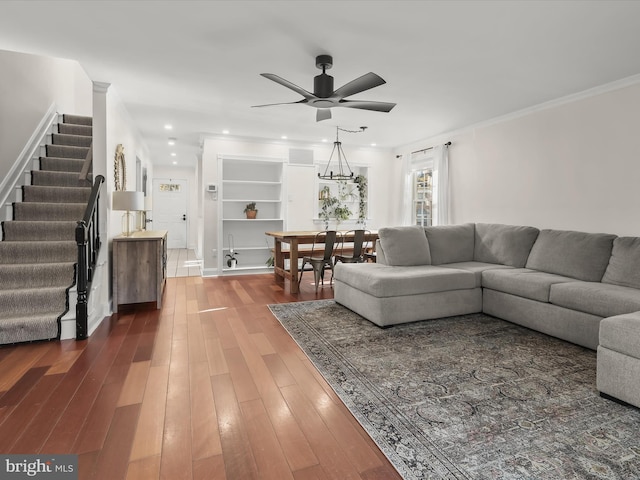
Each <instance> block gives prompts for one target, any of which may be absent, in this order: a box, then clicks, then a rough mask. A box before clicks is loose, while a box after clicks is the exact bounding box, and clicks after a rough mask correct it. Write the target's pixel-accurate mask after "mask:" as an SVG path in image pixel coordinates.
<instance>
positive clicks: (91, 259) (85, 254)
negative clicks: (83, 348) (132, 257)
mask: <svg viewBox="0 0 640 480" xmlns="http://www.w3.org/2000/svg"><path fill="white" fill-rule="evenodd" d="M103 183H104V177H103V176H102V175H98V176H97V177H96V179H95V182H94V183H93V187H92V188H91V195H90V196H89V202H88V203H87V209H86V210H85V212H84V217H83V218H82V220H80V221H79V222H78V225H77V226H76V243H77V244H78V266H77V278H76V286H77V291H78V300H77V302H76V340H84V339H85V338H87V334H88V332H87V330H88V322H89V308H88V304H89V293H88V292H89V291H90V289H91V282H92V281H93V274H94V272H95V266H96V263H97V261H98V253H99V252H100V246H101V244H102V241H101V240H100V216H99V212H100V209H99V208H98V207H99V203H100V191H101V189H102V184H103Z"/></svg>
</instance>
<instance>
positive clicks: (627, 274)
mask: <svg viewBox="0 0 640 480" xmlns="http://www.w3.org/2000/svg"><path fill="white" fill-rule="evenodd" d="M602 283H612V284H614V285H621V286H623V287H632V288H640V238H638V237H618V238H616V239H615V240H614V241H613V251H612V252H611V258H610V259H609V265H608V266H607V270H605V272H604V276H603V277H602Z"/></svg>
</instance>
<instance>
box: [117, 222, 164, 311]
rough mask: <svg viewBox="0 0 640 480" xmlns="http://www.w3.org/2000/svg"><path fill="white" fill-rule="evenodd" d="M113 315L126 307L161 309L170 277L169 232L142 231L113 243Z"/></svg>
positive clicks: (120, 237) (120, 236)
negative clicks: (142, 305)
mask: <svg viewBox="0 0 640 480" xmlns="http://www.w3.org/2000/svg"><path fill="white" fill-rule="evenodd" d="M112 264H113V312H114V313H117V312H118V305H120V304H125V303H141V302H156V308H161V307H162V292H163V290H164V284H165V280H166V277H167V274H166V273H167V232H166V231H165V230H159V231H142V232H135V233H133V234H132V235H130V236H128V237H125V236H123V235H119V236H117V237H114V239H113V262H112Z"/></svg>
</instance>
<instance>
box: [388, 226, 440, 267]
mask: <svg viewBox="0 0 640 480" xmlns="http://www.w3.org/2000/svg"><path fill="white" fill-rule="evenodd" d="M378 237H379V238H380V246H381V247H382V250H383V251H384V256H385V259H386V262H387V265H404V266H408V265H431V254H430V252H429V242H428V241H427V236H426V235H425V233H424V228H422V227H420V226H418V225H414V226H411V227H385V228H381V229H380V230H379V231H378Z"/></svg>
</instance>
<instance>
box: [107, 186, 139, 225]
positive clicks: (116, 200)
mask: <svg viewBox="0 0 640 480" xmlns="http://www.w3.org/2000/svg"><path fill="white" fill-rule="evenodd" d="M111 206H112V208H113V210H120V211H125V212H126V213H125V214H124V215H123V216H122V234H123V235H124V236H125V237H129V236H131V233H132V232H131V218H132V215H131V212H137V211H140V210H144V193H143V192H134V191H126V190H116V191H115V192H113V196H112V197H111Z"/></svg>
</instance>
